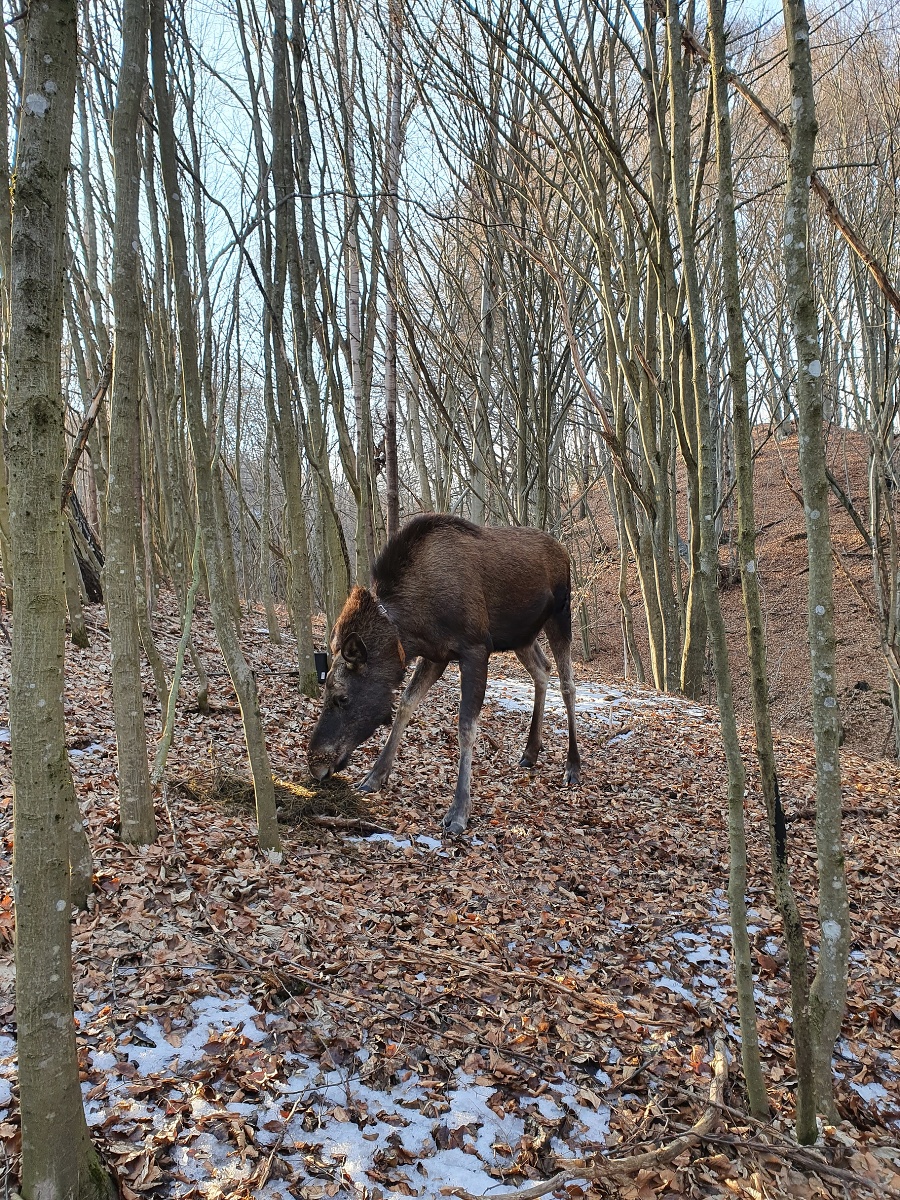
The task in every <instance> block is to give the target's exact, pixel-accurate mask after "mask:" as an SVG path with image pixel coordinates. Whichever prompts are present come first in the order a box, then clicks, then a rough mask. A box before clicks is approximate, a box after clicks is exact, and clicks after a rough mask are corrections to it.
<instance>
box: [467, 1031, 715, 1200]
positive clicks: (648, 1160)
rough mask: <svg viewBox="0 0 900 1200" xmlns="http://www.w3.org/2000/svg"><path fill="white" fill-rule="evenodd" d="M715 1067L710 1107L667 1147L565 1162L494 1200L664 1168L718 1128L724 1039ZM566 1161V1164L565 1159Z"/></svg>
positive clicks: (532, 1196)
mask: <svg viewBox="0 0 900 1200" xmlns="http://www.w3.org/2000/svg"><path fill="white" fill-rule="evenodd" d="M712 1068H713V1078H712V1083H711V1084H710V1089H709V1102H708V1104H707V1106H706V1108H705V1109H704V1110H703V1113H702V1115H701V1116H700V1117H699V1119H698V1120H697V1121H695V1122H694V1124H693V1125H692V1126H691V1127H690V1129H688V1130H686V1131H685V1132H684V1133H681V1134H679V1135H678V1137H677V1138H673V1140H672V1141H671V1142H666V1144H665V1145H664V1146H658V1147H657V1148H656V1149H655V1150H647V1151H645V1152H644V1153H643V1154H630V1155H628V1157H627V1158H595V1159H593V1160H592V1161H591V1162H590V1163H579V1164H572V1165H570V1166H566V1165H563V1170H561V1171H559V1172H558V1173H557V1174H556V1175H554V1176H553V1177H552V1178H551V1179H545V1180H542V1182H541V1183H536V1184H534V1185H533V1186H532V1187H528V1188H521V1189H518V1190H516V1191H514V1192H495V1193H493V1194H492V1195H491V1197H490V1200H536V1198H537V1197H538V1196H548V1195H550V1193H551V1192H555V1191H556V1190H557V1188H560V1187H562V1186H563V1184H564V1183H568V1181H569V1180H570V1179H587V1180H594V1179H603V1178H604V1177H605V1176H608V1175H630V1174H632V1173H634V1172H635V1171H642V1170H647V1169H652V1168H654V1167H661V1166H664V1165H665V1164H666V1163H669V1162H672V1160H673V1159H675V1158H677V1157H678V1155H679V1154H681V1153H682V1151H684V1150H687V1149H688V1147H689V1146H693V1145H694V1144H695V1143H697V1142H699V1141H702V1140H703V1138H704V1136H705V1135H706V1134H708V1133H710V1132H711V1131H712V1130H713V1129H714V1128H715V1125H716V1122H717V1121H718V1119H719V1109H720V1106H721V1104H722V1096H723V1095H724V1092H725V1084H726V1082H727V1080H728V1055H727V1053H726V1050H725V1043H724V1042H722V1041H721V1040H717V1041H716V1052H715V1054H714V1055H713V1061H712ZM562 1162H563V1164H564V1163H565V1160H562ZM448 1194H450V1195H454V1196H459V1197H460V1200H482V1198H481V1197H479V1196H474V1195H473V1194H472V1193H471V1192H467V1191H465V1190H464V1189H462V1188H456V1189H454V1190H453V1192H451V1193H448Z"/></svg>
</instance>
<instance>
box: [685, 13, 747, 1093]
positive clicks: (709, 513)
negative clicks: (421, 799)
mask: <svg viewBox="0 0 900 1200" xmlns="http://www.w3.org/2000/svg"><path fill="white" fill-rule="evenodd" d="M666 24H667V34H668V43H669V76H670V79H671V103H672V185H673V192H674V198H675V213H676V218H677V225H678V235H679V241H680V243H681V257H682V269H683V272H684V284H685V292H686V297H687V307H688V314H689V318H690V333H691V345H692V348H693V354H692V363H693V385H694V395H695V400H696V414H697V450H698V466H699V482H700V495H699V509H700V512H699V515H700V573H701V580H702V584H703V600H704V604H705V606H706V617H707V622H708V627H709V637H710V642H711V645H712V650H713V662H714V666H715V672H716V693H717V698H718V703H719V722H720V726H721V731H722V745H723V749H724V751H725V760H726V763H727V766H728V842H729V873H728V901H729V912H730V916H731V944H732V954H733V957H734V975H735V984H736V988H737V997H738V1013H739V1016H740V1026H741V1060H742V1063H743V1067H744V1082H745V1084H746V1086H747V1094H748V1097H749V1099H750V1106H751V1109H752V1110H753V1111H754V1112H757V1111H758V1112H764V1111H766V1108H767V1102H766V1090H765V1084H764V1082H763V1076H762V1065H761V1062H760V1056H759V1032H758V1029H757V1023H756V1002H755V1000H754V996H753V968H752V958H751V952H750V937H749V934H748V932H747V900H746V893H747V842H746V832H745V829H744V786H745V781H746V780H745V772H744V762H743V758H742V756H741V747H740V742H739V740H738V731H737V721H736V719H735V713H734V697H733V695H732V683H731V664H730V662H729V658H728V640H727V636H726V631H725V621H724V618H723V616H722V606H721V604H720V601H719V592H718V578H717V576H718V560H719V547H718V539H717V538H716V535H715V519H714V518H715V476H714V472H715V450H714V445H713V431H712V421H711V416H710V407H711V405H710V390H709V379H708V376H707V352H706V345H707V341H706V321H705V316H704V312H703V302H702V299H701V294H700V278H699V272H698V268H697V261H696V247H695V244H694V231H693V225H692V222H691V205H690V166H689V164H690V104H689V99H688V91H687V79H686V75H685V70H684V65H683V63H682V60H681V32H682V30H681V18H680V16H679V12H678V0H667V17H666Z"/></svg>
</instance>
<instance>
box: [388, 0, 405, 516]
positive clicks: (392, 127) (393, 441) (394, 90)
mask: <svg viewBox="0 0 900 1200" xmlns="http://www.w3.org/2000/svg"><path fill="white" fill-rule="evenodd" d="M401 20H402V9H401V6H400V5H399V4H397V3H396V2H395V3H392V4H391V5H390V11H389V13H388V23H389V26H390V29H389V34H388V38H389V55H388V106H387V108H388V122H387V123H388V130H387V180H386V190H387V224H388V244H387V262H386V263H385V300H384V309H385V311H384V403H385V419H384V468H385V478H386V482H387V534H388V537H393V535H394V534H395V533H397V531H398V530H399V529H400V480H399V477H398V467H397V282H398V278H399V273H400V247H399V244H398V239H399V234H398V224H399V207H400V199H399V196H398V195H397V189H398V187H399V185H400V154H401V137H402V133H401V125H400V109H401V100H402V95H401V92H402V81H403V61H402V43H401V36H402V34H401V25H400V22H401Z"/></svg>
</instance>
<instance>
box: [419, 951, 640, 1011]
mask: <svg viewBox="0 0 900 1200" xmlns="http://www.w3.org/2000/svg"><path fill="white" fill-rule="evenodd" d="M418 954H419V956H420V957H422V958H431V959H436V960H437V961H439V962H446V963H450V964H452V965H453V966H456V967H466V968H467V969H468V970H470V971H475V972H476V973H479V974H481V975H502V976H503V977H504V978H505V979H515V980H519V981H521V982H522V983H535V984H538V985H539V986H540V987H546V988H549V989H550V990H551V991H554V992H561V993H562V994H563V995H564V996H569V997H570V999H572V1000H574V1001H576V1002H577V1003H581V1004H585V1005H587V1006H588V1007H590V1008H595V1009H600V1010H602V1011H604V1012H610V1011H612V1010H615V1005H612V1004H610V1003H609V1001H608V1000H604V999H602V997H600V996H598V995H596V994H594V993H592V992H576V991H575V989H574V988H570V987H566V985H565V984H564V983H558V982H557V980H555V979H548V978H547V976H546V975H534V974H532V973H531V972H530V971H508V970H506V969H505V968H504V967H495V966H492V965H491V964H490V963H482V962H477V961H472V960H471V959H468V958H464V957H463V956H462V955H461V954H450V953H448V952H446V951H442V950H426V949H425V948H424V947H420V948H419V949H418ZM396 958H397V960H398V961H400V962H408V963H411V964H413V965H415V966H419V965H421V964H420V963H419V962H418V959H415V958H407V957H405V956H404V955H402V954H398V955H396ZM615 1011H618V1010H615Z"/></svg>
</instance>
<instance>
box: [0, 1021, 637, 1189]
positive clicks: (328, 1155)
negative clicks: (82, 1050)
mask: <svg viewBox="0 0 900 1200" xmlns="http://www.w3.org/2000/svg"><path fill="white" fill-rule="evenodd" d="M192 1010H193V1014H194V1017H195V1021H194V1024H193V1026H192V1027H191V1028H190V1029H187V1030H179V1035H180V1038H181V1044H180V1046H174V1045H172V1044H171V1043H170V1042H169V1041H168V1040H167V1039H166V1036H165V1034H164V1032H163V1030H162V1028H161V1026H160V1025H159V1023H158V1022H157V1021H156V1020H155V1019H149V1020H147V1021H145V1022H143V1023H142V1024H141V1025H140V1027H139V1033H140V1035H141V1037H142V1039H146V1040H147V1041H148V1042H150V1043H151V1044H150V1045H149V1046H143V1045H140V1044H138V1043H137V1042H134V1041H131V1042H128V1043H127V1044H125V1045H122V1046H121V1047H116V1048H115V1049H114V1051H113V1052H108V1051H103V1052H100V1051H93V1052H91V1062H92V1066H93V1067H94V1069H95V1070H101V1071H109V1074H108V1075H107V1091H106V1095H104V1096H103V1097H102V1099H100V1100H88V1101H86V1104H85V1110H86V1113H87V1116H88V1122H89V1124H91V1125H96V1124H99V1123H101V1122H103V1123H104V1124H105V1125H106V1126H107V1127H108V1126H109V1120H110V1115H111V1114H119V1115H120V1117H121V1122H122V1124H123V1126H125V1125H130V1124H131V1122H132V1121H133V1120H134V1119H135V1118H143V1119H144V1120H145V1121H146V1120H148V1119H149V1120H150V1121H152V1122H153V1124H154V1126H155V1127H156V1128H157V1129H159V1128H161V1127H162V1126H163V1125H164V1124H165V1123H166V1120H167V1114H166V1112H165V1105H166V1103H167V1101H170V1100H175V1099H183V1097H185V1096H187V1095H189V1094H192V1092H193V1089H191V1088H190V1076H191V1064H192V1063H195V1062H198V1061H199V1060H200V1059H201V1058H202V1057H203V1053H204V1048H205V1046H206V1044H207V1043H208V1042H209V1041H210V1040H211V1039H212V1038H213V1037H214V1036H215V1035H216V1034H223V1033H227V1032H228V1031H236V1032H239V1033H241V1034H243V1035H244V1036H245V1037H246V1038H248V1039H249V1040H251V1041H254V1042H260V1041H262V1040H264V1039H265V1038H266V1037H268V1036H269V1034H268V1033H267V1032H266V1030H265V1028H263V1029H261V1028H260V1026H261V1025H264V1022H263V1021H262V1019H261V1018H260V1016H259V1014H258V1012H257V1011H256V1010H255V1009H254V1008H253V1007H252V1005H250V1004H249V1003H247V1002H246V1000H244V999H243V998H240V997H234V998H230V999H222V998H219V997H205V998H201V999H198V1000H195V1001H194V1002H193V1004H192ZM79 1016H80V1018H81V1019H82V1020H83V1021H85V1022H87V1021H89V1020H90V1014H87V1013H84V1014H79ZM176 1040H177V1039H176ZM0 1042H2V1043H4V1044H0V1052H2V1051H4V1050H6V1049H7V1047H6V1045H5V1043H6V1042H9V1049H11V1050H14V1043H13V1042H12V1041H11V1040H10V1039H0ZM609 1056H610V1060H611V1061H613V1060H614V1059H615V1058H616V1056H617V1053H616V1051H615V1050H614V1048H611V1049H610V1054H609ZM285 1057H286V1061H287V1062H288V1063H289V1064H290V1069H291V1071H292V1074H291V1075H290V1076H289V1078H288V1079H287V1081H286V1082H284V1083H281V1084H273V1086H272V1091H271V1092H270V1093H269V1094H268V1095H267V1096H266V1095H261V1096H260V1098H259V1099H258V1100H257V1101H251V1100H247V1099H245V1100H244V1101H243V1102H242V1103H234V1102H232V1103H219V1104H214V1103H211V1102H209V1101H207V1100H205V1099H202V1098H201V1097H200V1096H199V1095H195V1094H192V1098H191V1108H192V1116H193V1121H194V1122H198V1121H199V1123H200V1128H201V1131H200V1132H199V1133H198V1134H196V1136H193V1137H191V1138H190V1140H189V1141H188V1142H187V1143H184V1142H180V1143H179V1145H178V1146H176V1147H173V1157H174V1160H175V1164H176V1166H177V1168H178V1170H179V1172H180V1174H181V1175H183V1177H184V1179H185V1180H186V1181H187V1182H186V1183H185V1184H184V1187H183V1188H182V1189H180V1190H179V1189H178V1188H177V1186H176V1188H175V1189H174V1190H173V1192H172V1195H173V1196H178V1195H180V1194H184V1190H186V1189H188V1188H190V1186H191V1185H192V1183H195V1182H198V1181H203V1180H209V1179H210V1177H212V1179H213V1180H214V1181H215V1186H216V1187H217V1189H218V1191H217V1193H216V1194H227V1191H228V1188H229V1185H231V1184H234V1185H237V1184H239V1181H240V1179H241V1178H242V1175H243V1174H245V1173H246V1170H247V1169H248V1167H247V1164H241V1163H239V1162H238V1161H237V1159H236V1157H235V1155H234V1153H233V1145H231V1146H230V1145H229V1143H228V1142H227V1141H220V1140H219V1139H218V1138H216V1137H214V1136H213V1135H212V1133H211V1132H209V1131H208V1130H207V1129H204V1128H203V1118H214V1119H218V1120H221V1119H223V1118H224V1119H227V1118H228V1114H236V1115H239V1116H240V1117H241V1118H242V1119H243V1120H244V1121H245V1122H246V1124H247V1125H248V1126H249V1127H252V1128H253V1129H254V1130H255V1140H256V1141H257V1143H258V1145H259V1146H260V1148H261V1149H263V1150H264V1149H265V1148H266V1147H268V1146H274V1144H275V1142H276V1140H277V1139H278V1138H279V1137H281V1135H282V1132H283V1137H281V1143H280V1153H281V1155H282V1156H283V1157H284V1158H285V1159H286V1160H287V1161H288V1162H289V1163H290V1164H291V1165H292V1167H293V1168H294V1169H295V1170H296V1171H297V1172H298V1173H299V1174H300V1175H301V1176H302V1175H303V1174H304V1173H305V1168H304V1160H303V1154H304V1152H305V1153H307V1154H308V1153H309V1152H310V1148H311V1147H319V1148H320V1149H318V1150H317V1151H316V1153H317V1154H318V1155H319V1157H320V1158H321V1159H322V1160H323V1162H324V1163H326V1164H327V1163H333V1164H334V1173H333V1176H332V1178H333V1180H334V1182H336V1183H338V1184H340V1185H341V1186H340V1190H339V1191H338V1192H337V1193H336V1196H337V1198H338V1200H349V1198H350V1197H354V1196H358V1195H359V1194H360V1192H361V1190H362V1189H364V1188H369V1189H371V1186H372V1180H371V1177H370V1176H369V1175H367V1171H369V1170H372V1169H377V1166H378V1164H377V1162H376V1156H377V1155H379V1153H380V1154H382V1155H384V1153H385V1152H386V1151H390V1150H391V1149H392V1148H394V1149H396V1148H397V1146H398V1141H399V1144H400V1145H401V1146H402V1148H403V1149H404V1150H406V1151H408V1152H409V1153H410V1154H411V1155H413V1156H414V1158H415V1161H414V1162H413V1163H410V1164H409V1165H408V1166H404V1165H403V1164H402V1161H401V1163H400V1165H398V1166H397V1167H395V1168H392V1171H391V1173H392V1177H394V1178H400V1177H402V1176H403V1175H404V1174H406V1175H407V1176H408V1178H409V1180H410V1182H411V1183H412V1184H413V1185H414V1186H415V1187H416V1189H417V1190H418V1191H419V1193H420V1194H422V1195H429V1196H436V1195H440V1194H441V1191H442V1189H445V1188H448V1189H455V1188H465V1189H467V1190H469V1191H472V1192H475V1193H489V1192H490V1191H491V1190H495V1189H496V1188H497V1187H498V1185H499V1184H498V1179H497V1178H496V1177H495V1176H492V1175H490V1174H489V1173H488V1169H487V1168H488V1167H491V1166H500V1165H508V1164H509V1163H510V1162H511V1161H512V1160H513V1158H514V1156H515V1155H516V1153H517V1151H518V1147H519V1144H520V1142H521V1139H522V1137H523V1135H524V1133H525V1122H524V1120H523V1118H522V1116H521V1115H519V1112H521V1111H523V1110H524V1111H527V1110H529V1109H533V1110H534V1111H535V1112H537V1113H539V1114H541V1115H542V1116H543V1117H544V1118H545V1119H548V1120H561V1119H562V1118H563V1117H564V1116H565V1115H568V1116H569V1117H570V1118H571V1120H572V1122H573V1125H574V1131H573V1132H572V1133H571V1134H570V1136H569V1137H568V1138H567V1139H566V1141H565V1142H564V1143H563V1142H559V1144H558V1145H557V1146H556V1149H557V1150H558V1151H559V1152H560V1153H563V1154H566V1155H572V1156H575V1155H578V1154H580V1153H583V1150H584V1148H586V1147H588V1146H592V1145H596V1144H602V1143H603V1142H604V1141H605V1138H606V1136H607V1134H608V1132H609V1121H610V1112H609V1109H608V1108H607V1107H606V1106H604V1105H602V1104H600V1105H599V1106H598V1107H596V1111H595V1107H594V1105H596V1104H597V1098H596V1096H594V1097H593V1100H594V1104H588V1103H585V1101H586V1100H588V1099H591V1098H592V1097H590V1096H584V1095H583V1094H581V1095H580V1093H579V1089H578V1086H577V1084H575V1083H571V1082H569V1081H560V1082H555V1081H553V1080H548V1081H547V1087H546V1090H545V1091H543V1092H542V1094H541V1095H540V1096H536V1097H533V1098H529V1097H527V1096H524V1097H522V1098H521V1100H520V1105H519V1112H517V1113H515V1114H512V1113H506V1112H504V1111H503V1110H502V1107H501V1104H500V1103H498V1101H497V1099H496V1093H497V1088H496V1086H495V1085H494V1084H492V1083H484V1082H476V1079H475V1077H473V1076H471V1075H467V1074H465V1073H464V1072H461V1071H460V1072H457V1074H456V1077H455V1079H454V1081H453V1085H452V1086H451V1087H449V1088H448V1089H447V1090H446V1091H445V1092H444V1093H443V1097H442V1101H441V1103H440V1104H439V1106H438V1108H437V1109H436V1110H434V1109H428V1108H427V1105H428V1104H429V1101H430V1100H432V1099H433V1096H434V1093H433V1092H432V1093H431V1095H429V1094H428V1093H427V1089H428V1088H430V1087H432V1086H433V1084H432V1082H431V1081H430V1080H422V1079H420V1077H419V1076H418V1075H417V1074H416V1073H415V1072H412V1071H405V1072H402V1073H401V1075H400V1079H399V1081H398V1082H397V1083H396V1084H394V1085H393V1086H391V1087H390V1088H388V1089H387V1090H381V1089H380V1088H377V1087H374V1086H370V1085H369V1084H368V1083H367V1082H365V1080H364V1079H362V1078H361V1077H360V1075H361V1071H360V1066H361V1065H362V1068H363V1069H362V1074H364V1073H365V1063H366V1061H368V1059H369V1054H368V1052H367V1050H366V1048H365V1047H363V1048H362V1049H361V1050H360V1051H359V1053H358V1055H357V1056H356V1059H355V1060H354V1062H353V1064H352V1066H351V1067H350V1068H349V1069H342V1070H331V1071H323V1070H322V1069H321V1068H320V1066H319V1065H318V1064H317V1063H316V1062H314V1061H312V1060H310V1059H309V1058H307V1057H306V1056H304V1055H302V1054H289V1055H286V1056H285ZM125 1058H127V1059H130V1061H131V1062H132V1063H133V1064H134V1066H136V1067H137V1070H138V1072H139V1075H140V1076H142V1077H145V1078H146V1077H148V1076H149V1075H151V1074H159V1075H161V1076H166V1075H168V1076H170V1077H171V1075H172V1074H174V1073H176V1072H181V1073H182V1074H183V1075H184V1077H185V1086H184V1087H178V1086H177V1085H176V1086H174V1087H173V1086H172V1083H171V1081H169V1082H168V1083H167V1082H166V1080H165V1079H163V1080H162V1081H161V1083H160V1091H159V1093H158V1098H157V1099H155V1100H154V1099H151V1098H150V1095H149V1094H148V1097H147V1098H146V1099H145V1100H141V1101H137V1100H134V1099H133V1098H132V1097H131V1096H130V1095H129V1094H128V1080H127V1079H123V1078H121V1077H120V1076H119V1075H118V1074H117V1073H116V1072H115V1071H114V1070H113V1069H112V1068H114V1067H115V1065H116V1063H117V1062H121V1061H122V1060H123V1059H125ZM597 1080H598V1087H601V1088H602V1087H604V1086H607V1085H608V1084H609V1079H608V1077H607V1076H606V1075H605V1074H603V1073H602V1072H600V1073H598V1076H597ZM89 1088H90V1084H89V1083H87V1082H85V1084H84V1085H83V1089H84V1091H85V1092H87V1091H88V1090H89ZM9 1098H10V1089H9V1084H8V1083H7V1082H6V1081H5V1080H2V1079H0V1106H2V1105H3V1104H6V1103H8V1101H9ZM492 1099H494V1104H493V1105H492V1104H491V1103H490V1102H491V1100H492ZM445 1105H449V1109H447V1111H441V1110H442V1109H443V1108H444V1106H445ZM421 1108H426V1111H425V1112H423V1111H420V1109H421ZM288 1112H292V1115H291V1116H290V1118H287V1113H288ZM285 1123H286V1128H284V1126H285ZM311 1123H312V1125H313V1127H312V1129H310V1124H311ZM267 1126H268V1128H267ZM389 1139H390V1140H389ZM436 1139H437V1140H436ZM445 1139H447V1140H451V1139H452V1142H453V1145H452V1146H451V1147H449V1148H445V1149H440V1148H439V1146H440V1145H441V1144H443V1145H445V1146H446V1141H445ZM557 1140H558V1139H554V1141H557ZM304 1147H305V1151H304ZM401 1160H402V1156H401ZM422 1171H424V1174H422ZM522 1186H523V1187H524V1186H527V1185H525V1184H523V1185H522ZM504 1190H513V1189H511V1188H510V1185H509V1184H506V1185H504ZM287 1194H288V1193H287V1191H286V1188H285V1185H284V1184H283V1183H279V1182H277V1181H273V1182H272V1183H270V1184H268V1185H267V1186H266V1187H265V1188H264V1189H262V1190H261V1191H260V1192H259V1193H258V1195H259V1197H260V1200H276V1197H282V1200H286V1197H287Z"/></svg>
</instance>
